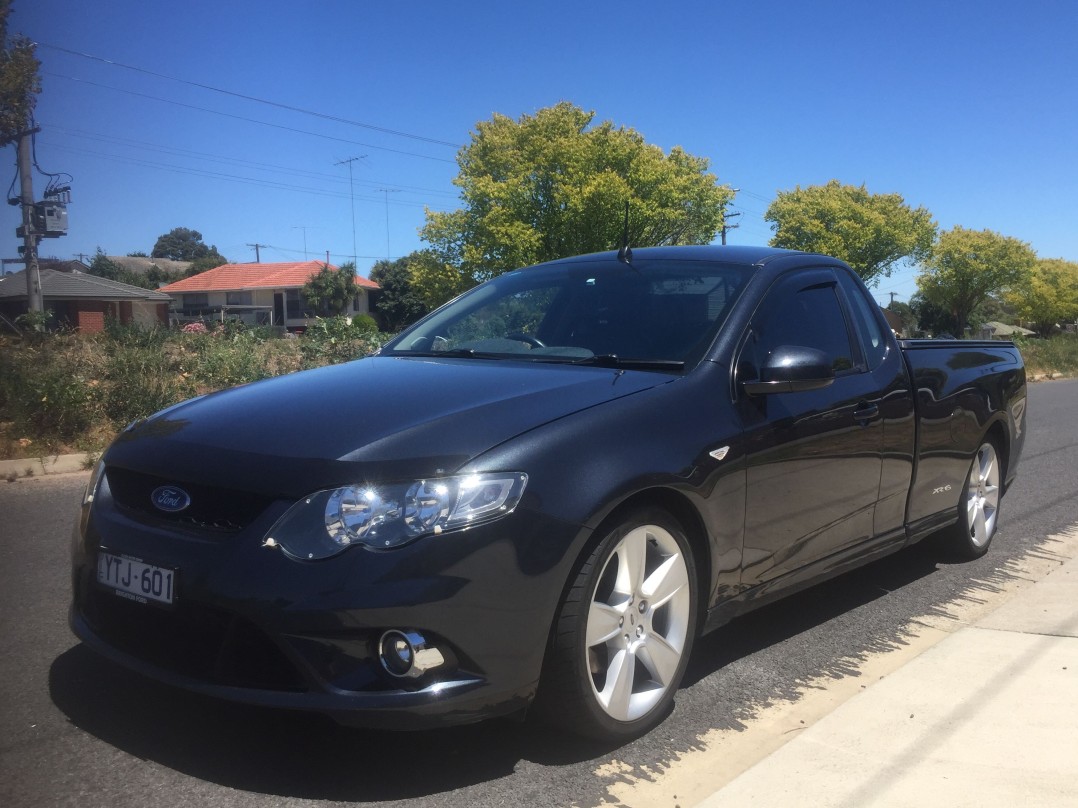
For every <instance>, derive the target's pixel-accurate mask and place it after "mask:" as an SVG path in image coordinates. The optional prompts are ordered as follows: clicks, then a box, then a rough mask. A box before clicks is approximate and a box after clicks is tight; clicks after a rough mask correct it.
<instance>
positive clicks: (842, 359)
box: [750, 283, 857, 375]
mask: <svg viewBox="0 0 1078 808" xmlns="http://www.w3.org/2000/svg"><path fill="white" fill-rule="evenodd" d="M793 288H794V289H796V287H793ZM753 337H754V338H753V340H752V343H750V344H752V350H753V354H754V358H755V362H756V368H757V369H758V368H760V367H762V366H763V363H765V362H766V361H767V358H768V357H769V356H770V355H771V354H772V353H773V352H774V351H775V350H776V349H777V348H779V347H780V346H782V345H799V346H802V347H806V348H816V349H817V350H820V351H823V352H824V353H825V354H827V356H829V357H830V358H831V366H832V367H833V368H834V371H835V375H839V374H842V373H848V372H851V371H853V370H854V369H855V368H856V365H857V362H856V358H857V356H856V354H855V353H854V351H853V348H852V346H851V344H850V334H849V329H848V328H847V326H846V317H845V315H844V314H843V313H842V307H841V306H840V305H839V301H838V296H837V295H836V294H835V285H834V284H833V283H828V284H820V285H815V286H809V287H807V288H802V289H796V291H792V292H791V286H790V285H788V284H787V285H783V287H781V288H779V289H777V290H775V291H774V292H772V293H771V294H770V295H769V296H768V299H767V302H766V303H765V304H764V307H763V309H762V310H761V313H758V314H757V317H756V319H755V321H754V322H753Z"/></svg>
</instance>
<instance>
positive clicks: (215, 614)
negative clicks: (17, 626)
mask: <svg viewBox="0 0 1078 808" xmlns="http://www.w3.org/2000/svg"><path fill="white" fill-rule="evenodd" d="M83 615H84V616H85V617H86V619H87V621H88V622H89V624H90V625H91V626H92V627H93V629H94V631H95V632H96V633H97V635H98V636H99V637H101V639H103V640H105V641H106V642H108V643H109V644H110V645H112V646H113V647H115V648H117V649H119V650H121V651H123V652H125V653H127V654H130V655H131V656H133V657H136V658H138V659H141V660H143V661H145V662H149V663H151V664H153V665H156V666H157V667H159V668H164V669H165V670H169V671H173V672H175V673H179V674H182V675H184V676H189V677H191V678H194V679H198V680H200V681H204V682H208V683H212V684H219V685H228V686H232V687H245V688H258V689H260V690H281V691H291V692H297V691H303V690H306V688H305V687H304V685H303V679H302V678H301V676H300V674H299V672H298V671H297V670H296V669H295V667H294V666H293V665H292V664H291V663H290V662H289V661H288V658H287V657H286V656H285V655H284V654H283V653H282V652H281V650H280V649H279V648H278V647H277V646H276V645H274V644H273V642H271V641H270V639H269V638H268V637H267V636H266V635H265V634H264V633H263V632H262V631H260V630H259V629H258V628H257V627H256V626H254V625H253V624H252V623H250V622H248V621H247V620H244V619H243V618H241V617H239V616H238V615H234V614H229V613H227V612H224V611H221V610H218V609H212V608H209V607H206V606H202V605H199V604H181V605H179V606H177V607H176V608H174V609H170V610H166V609H162V608H158V607H155V606H150V605H146V604H139V603H132V602H130V601H127V600H124V599H123V598H118V597H116V596H115V595H112V594H110V593H108V592H104V591H102V590H99V589H96V588H91V590H90V592H89V593H87V597H86V598H85V599H84V601H83Z"/></svg>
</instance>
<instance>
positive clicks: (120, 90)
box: [41, 70, 456, 163]
mask: <svg viewBox="0 0 1078 808" xmlns="http://www.w3.org/2000/svg"><path fill="white" fill-rule="evenodd" d="M41 74H42V75H43V76H52V77H53V78H58V79H66V80H67V81H74V82H77V83H79V84H88V85H90V86H91V87H100V88H102V89H105V90H112V91H114V92H117V93H126V94H127V95H133V96H137V97H139V98H149V99H150V100H151V101H160V102H162V103H164V104H172V105H174V106H177V107H183V108H185V109H193V110H196V111H198V112H208V113H210V114H211V115H220V116H222V117H224V118H232V119H233V120H237V121H245V122H247V123H255V124H258V125H259V126H269V127H272V128H273V129H282V130H284V131H285V132H294V133H296V134H300V135H309V136H311V137H320V138H323V139H325V140H335V141H337V142H338V143H349V144H351V145H353V146H363V147H365V148H368V149H378V150H379V151H385V152H390V153H392V154H404V155H407V156H408V157H419V158H421V159H423V160H434V161H436V162H439V163H455V162H456V161H455V160H449V159H447V158H445V157H432V156H431V155H429V154H419V153H418V152H409V151H404V150H402V149H391V148H389V147H388V146H375V145H374V144H372V143H361V142H360V141H358V140H349V139H347V138H343V137H334V136H333V135H324V134H322V133H320V132H311V131H308V130H306V129H296V128H295V127H293V126H283V125H281V124H277V123H270V122H269V121H260V120H258V119H257V118H247V117H245V116H243V115H233V114H232V113H230V112H221V111H219V110H216V109H208V108H206V107H199V106H195V105H194V104H185V103H183V102H182V101H172V100H170V99H168V98H161V97H160V96H156V95H150V94H149V93H140V92H136V91H135V90H125V89H123V88H122V87H112V86H111V85H108V84H101V83H100V82H96V81H90V80H88V79H77V78H75V77H74V76H65V75H62V74H60V73H52V72H50V71H47V70H43V71H41Z"/></svg>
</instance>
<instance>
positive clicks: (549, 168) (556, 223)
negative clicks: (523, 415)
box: [415, 102, 733, 303]
mask: <svg viewBox="0 0 1078 808" xmlns="http://www.w3.org/2000/svg"><path fill="white" fill-rule="evenodd" d="M593 118H594V113H593V112H587V111H585V110H582V109H580V108H579V107H576V106H574V105H573V104H569V103H565V102H563V103H560V104H557V105H556V106H553V107H548V108H546V109H541V110H539V111H538V112H537V113H536V114H535V115H523V116H521V118H520V119H519V120H513V119H512V118H508V117H506V116H504V115H495V116H494V117H493V118H492V119H491V120H489V121H481V122H480V123H478V124H477V125H476V131H475V132H474V133H472V138H471V142H470V143H469V144H468V145H467V146H465V147H464V148H463V149H461V151H460V153H459V154H458V156H457V163H458V165H459V166H460V172H459V173H458V175H457V177H456V179H454V181H453V182H454V184H456V185H457V186H458V187H459V188H460V189H461V198H462V200H463V203H464V207H462V208H461V209H459V210H455V211H450V212H447V213H441V212H433V211H428V212H427V221H426V225H425V227H424V228H423V229H422V231H421V235H422V237H423V239H424V240H425V241H427V242H428V243H429V244H430V249H429V250H428V251H426V253H427V255H426V258H427V259H428V260H424V261H422V262H420V263H419V264H418V265H417V266H416V267H415V272H416V273H417V275H418V276H419V284H418V285H419V286H420V287H421V288H423V287H425V286H426V287H428V288H432V289H434V288H437V289H439V290H443V294H448V293H449V292H450V291H453V292H459V291H463V290H464V289H467V288H469V287H470V286H472V285H474V284H476V283H478V282H480V281H483V280H486V279H488V278H491V277H494V276H496V275H499V274H501V273H502V272H506V271H508V270H511V269H516V268H517V267H521V266H527V265H530V264H534V263H538V262H540V261H547V260H551V259H554V258H564V257H566V256H571V255H578V254H581V253H588V252H597V251H600V250H608V249H612V248H615V247H617V246H618V245H619V243H620V241H621V238H622V232H623V224H624V209H625V208H624V206H625V203H626V202H628V203H629V243H630V244H631V245H632V246H634V247H640V246H654V245H662V244H706V243H708V242H710V241H711V240H713V239H714V237H715V234H716V233H717V232H718V229H719V227H721V225H722V212H723V206H724V205H725V203H726V202H727V200H729V199H730V198H731V197H732V195H733V192H732V191H731V189H730V188H729V187H728V186H721V185H718V184H717V182H716V177H715V175H714V174H712V173H710V172H709V171H708V165H709V164H708V161H707V159H705V158H702V157H693V156H692V155H690V154H687V153H686V152H685V151H683V150H682V149H681V148H679V147H675V148H673V149H671V150H670V152H669V153H664V152H663V150H662V149H660V148H659V147H658V146H652V145H649V144H648V143H646V142H644V138H643V137H642V136H641V135H640V134H639V133H637V132H636V131H634V130H632V129H626V128H624V127H615V126H614V124H612V123H610V122H609V121H606V122H603V123H600V124H598V125H595V126H592V119H593ZM427 276H430V278H429V281H430V283H429V284H428V283H427V281H428V277H427ZM447 281H455V282H448V283H447ZM445 299H446V298H445V297H443V298H442V300H437V301H435V300H432V301H429V302H432V303H434V302H439V303H440V302H443V301H444V300H445Z"/></svg>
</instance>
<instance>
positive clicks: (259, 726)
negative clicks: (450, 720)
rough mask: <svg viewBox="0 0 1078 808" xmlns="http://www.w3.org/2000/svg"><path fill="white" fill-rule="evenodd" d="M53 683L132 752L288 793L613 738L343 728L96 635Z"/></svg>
mask: <svg viewBox="0 0 1078 808" xmlns="http://www.w3.org/2000/svg"><path fill="white" fill-rule="evenodd" d="M49 692H50V695H51V698H52V701H53V703H54V704H55V705H56V706H57V707H58V708H59V709H60V710H61V711H62V712H63V713H64V714H65V715H66V716H67V718H68V719H69V720H70V721H71V723H72V724H74V725H75V726H77V727H79V728H80V729H82V730H84V731H85V732H88V733H89V734H91V735H93V736H95V737H96V738H98V739H100V740H102V741H104V742H105V743H108V744H110V745H112V746H113V747H115V748H117V749H121V750H123V751H124V752H127V753H128V754H130V755H133V756H135V757H138V758H141V759H144V760H152V761H154V762H156V763H159V764H161V765H163V766H167V767H168V768H171V769H174V770H176V771H179V772H182V773H184V774H188V775H190V776H192V777H196V778H199V779H201V780H205V781H209V782H213V783H217V784H219V785H223V786H227V787H229V788H235V789H240V790H244V791H251V792H255V793H263V794H272V795H277V796H282V797H293V798H303V799H318V800H340V801H348V802H353V801H360V802H366V801H372V802H374V801H385V800H404V799H410V798H419V797H425V796H429V795H432V794H438V793H442V792H447V791H452V790H454V789H458V788H462V787H465V786H469V785H474V784H477V783H482V782H489V781H493V780H497V779H499V778H503V777H506V776H508V775H511V774H512V773H513V771H514V769H515V767H516V766H517V765H518V763H519V762H520V761H521V760H532V761H535V762H538V763H542V764H546V765H564V764H570V763H577V762H580V761H584V760H589V759H592V758H596V757H599V756H602V755H604V754H606V753H608V752H609V751H610V750H611V748H612V747H611V746H609V745H601V744H597V743H593V742H587V741H583V740H577V739H574V738H571V737H569V738H567V737H565V736H563V735H560V734H558V735H556V736H555V733H554V731H553V730H548V729H546V728H543V727H536V726H533V725H531V724H528V725H524V724H522V723H520V722H516V721H512V720H505V719H502V720H493V721H487V722H484V723H482V724H476V725H471V726H461V727H448V728H445V729H435V730H428V731H424V732H385V731H374V730H362V729H354V728H348V727H342V726H339V725H337V724H335V723H334V722H332V721H331V720H330V719H328V718H325V717H323V716H320V715H315V714H306V713H298V712H291V711H284V710H271V709H268V708H260V707H253V706H248V705H241V704H234V703H231V702H226V701H221V700H217V699H213V698H210V697H206V696H201V695H198V694H194V693H188V692H187V691H184V690H181V689H178V688H173V687H169V686H166V685H162V684H159V683H157V682H154V681H152V680H150V679H148V678H146V677H144V676H141V675H140V674H137V673H133V672H131V671H128V670H127V669H125V668H122V667H120V666H119V665H117V664H115V663H113V662H111V661H109V660H107V659H105V658H104V657H101V656H100V655H98V654H96V653H94V652H93V651H91V650H90V649H89V648H87V647H86V646H84V645H76V646H74V647H73V648H71V649H69V650H68V651H66V652H65V653H63V654H61V655H60V656H59V657H57V658H56V659H55V660H54V661H53V663H52V666H51V668H50V670H49Z"/></svg>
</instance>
